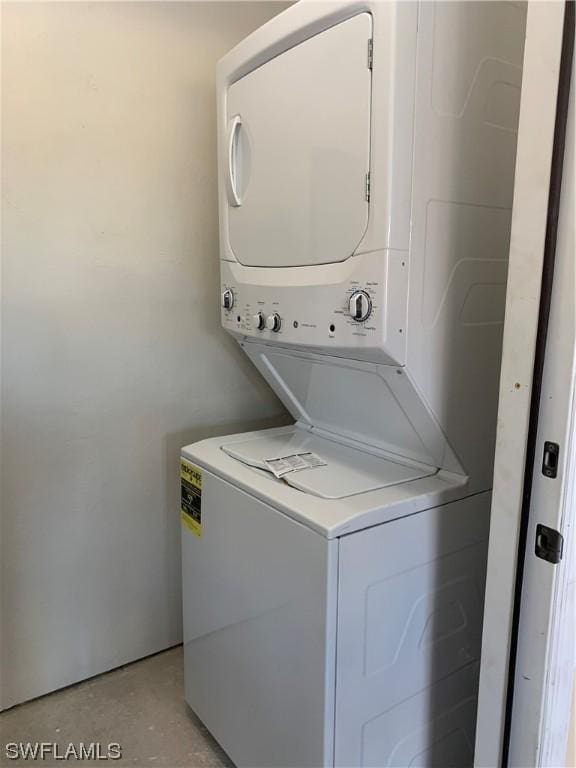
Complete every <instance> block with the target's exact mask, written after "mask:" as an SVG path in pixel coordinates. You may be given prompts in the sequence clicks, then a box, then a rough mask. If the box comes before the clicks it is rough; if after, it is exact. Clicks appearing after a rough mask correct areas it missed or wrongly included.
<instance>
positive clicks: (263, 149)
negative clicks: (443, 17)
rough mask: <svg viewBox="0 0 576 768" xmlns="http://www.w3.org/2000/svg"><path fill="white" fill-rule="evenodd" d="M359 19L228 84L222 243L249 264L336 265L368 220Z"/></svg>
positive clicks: (366, 26)
mask: <svg viewBox="0 0 576 768" xmlns="http://www.w3.org/2000/svg"><path fill="white" fill-rule="evenodd" d="M371 36H372V18H371V16H370V14H368V13H360V14H358V15H356V16H354V17H352V18H351V19H348V20H346V21H344V22H341V23H340V24H337V25H336V26H334V27H331V28H330V29H328V30H326V31H324V32H321V33H320V34H318V35H315V36H314V37H312V38H310V39H308V40H306V41H305V42H303V43H300V44H299V45H297V46H295V47H294V48H291V49H289V50H288V51H286V52H284V53H282V54H281V55H279V56H276V57H275V58H273V59H271V60H270V61H268V62H267V63H266V64H263V65H262V66H261V67H259V68H258V69H256V70H254V71H253V72H251V73H249V74H248V75H246V76H245V77H243V78H241V79H240V80H238V81H237V82H235V83H233V84H232V85H231V86H230V88H229V91H228V96H227V123H228V125H227V133H226V144H225V146H224V148H223V150H224V152H225V153H226V162H225V163H224V168H225V170H224V173H225V175H226V176H227V178H226V179H225V180H224V181H225V184H226V189H227V195H228V227H229V241H230V246H231V248H232V251H233V253H234V255H235V257H236V258H237V259H238V261H239V262H241V263H242V264H245V265H248V266H259V267H287V266H288V267H292V266H304V265H313V264H327V263H330V262H336V261H344V260H345V259H347V258H348V257H349V256H351V255H352V253H353V252H354V250H355V249H356V247H357V246H358V244H359V242H360V241H361V239H362V237H363V235H364V232H365V230H366V226H367V223H368V201H367V194H366V174H367V173H368V171H369V160H370V86H371V70H370V68H369V62H368V41H369V40H370V38H371Z"/></svg>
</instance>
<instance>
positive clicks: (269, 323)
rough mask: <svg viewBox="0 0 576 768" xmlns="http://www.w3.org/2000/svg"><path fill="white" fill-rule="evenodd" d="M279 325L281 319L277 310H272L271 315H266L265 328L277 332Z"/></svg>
mask: <svg viewBox="0 0 576 768" xmlns="http://www.w3.org/2000/svg"><path fill="white" fill-rule="evenodd" d="M281 325H282V320H281V318H280V315H279V314H278V313H277V312H274V314H273V315H268V317H267V318H266V328H268V330H269V331H275V332H278V331H279V330H280V326H281Z"/></svg>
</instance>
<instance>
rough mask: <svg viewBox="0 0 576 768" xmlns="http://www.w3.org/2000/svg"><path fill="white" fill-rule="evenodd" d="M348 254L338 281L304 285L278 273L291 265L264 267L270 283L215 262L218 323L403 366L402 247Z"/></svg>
mask: <svg viewBox="0 0 576 768" xmlns="http://www.w3.org/2000/svg"><path fill="white" fill-rule="evenodd" d="M350 261H351V262H354V263H353V264H352V265H346V271H345V270H344V268H342V266H341V265H340V268H341V272H342V273H343V274H342V279H341V280H333V281H331V282H327V281H325V282H323V283H321V284H310V283H308V284H304V285H290V284H289V282H288V280H286V279H283V278H286V277H290V276H291V275H293V274H294V273H295V272H297V270H288V271H287V272H285V274H284V275H280V274H279V273H278V271H277V270H266V275H265V277H266V278H268V279H270V278H276V275H278V278H277V280H278V284H277V285H257V284H254V283H253V282H250V283H248V282H243V279H246V278H245V275H247V276H249V277H250V279H251V280H253V279H254V270H251V271H250V272H249V273H248V272H247V270H246V268H245V267H242V266H241V265H238V264H235V263H232V262H222V299H221V304H222V324H223V326H224V328H225V329H226V330H227V331H229V332H230V333H232V334H233V335H235V336H237V337H241V338H242V339H246V338H248V339H250V338H252V339H254V340H257V341H259V342H263V343H274V344H278V345H283V346H284V345H285V346H290V347H302V348H306V349H311V350H314V351H323V350H325V351H326V354H333V355H341V356H350V357H356V358H357V359H369V360H374V361H378V362H388V363H392V364H395V365H402V364H403V362H404V358H405V338H406V333H405V329H406V305H407V274H408V270H407V256H406V253H405V252H393V253H391V252H381V251H380V252H372V253H369V254H363V255H362V256H361V257H355V258H354V259H350ZM350 266H352V267H355V269H351V268H350ZM317 269H318V274H320V271H319V270H320V269H323V270H324V274H326V272H327V270H326V268H317ZM297 277H298V276H297V275H295V278H297Z"/></svg>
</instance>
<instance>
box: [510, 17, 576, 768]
mask: <svg viewBox="0 0 576 768" xmlns="http://www.w3.org/2000/svg"><path fill="white" fill-rule="evenodd" d="M573 25H574V20H573V18H572V26H573ZM559 119H560V116H559ZM574 138H575V136H574V72H573V73H572V96H571V105H570V113H569V117H568V124H567V128H566V148H565V155H564V163H563V165H564V170H563V173H562V184H561V197H560V210H559V218H558V234H557V241H556V252H555V266H554V276H553V286H552V294H551V306H550V318H549V326H548V333H547V339H546V351H545V361H544V371H543V376H542V392H541V396H540V406H539V418H538V431H537V436H536V457H535V459H536V460H535V463H534V468H533V473H532V488H531V499H530V511H529V517H528V521H527V523H528V525H527V536H526V548H525V553H524V570H523V575H522V588H521V594H520V596H519V599H520V613H519V617H518V627H517V638H516V641H515V642H516V644H517V653H516V661H515V665H514V666H515V669H514V681H513V693H512V700H511V702H509V707H511V709H510V735H509V744H508V747H507V748H508V765H509V766H510V768H512V767H513V766H515V767H516V768H524V766H547V767H548V768H558V766H564V765H566V764H567V763H566V749H567V736H568V730H569V719H570V711H571V707H570V702H571V698H572V689H573V686H574V681H575V671H576V667H575V663H576V647H575V646H576V624H575V620H574V597H575V596H574V587H575V584H576V580H575V573H574V567H575V565H576V559H575V553H574V544H575V543H576V537H575V536H574V525H575V523H576V485H575V484H576V434H575V429H576V412H575V403H574V387H575V383H576V381H575V375H574V367H575V363H576V356H575V344H576V333H575V320H576V314H575V278H576V272H575V264H574V261H575V257H574V254H575V253H576V244H575V238H574V210H575V209H574V205H575V202H576V198H575V197H574V161H575V157H574ZM558 534H560V536H558ZM517 599H518V597H517Z"/></svg>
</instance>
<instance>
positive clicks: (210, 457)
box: [182, 426, 466, 538]
mask: <svg viewBox="0 0 576 768" xmlns="http://www.w3.org/2000/svg"><path fill="white" fill-rule="evenodd" d="M300 433H301V434H300ZM264 435H265V436H266V439H267V445H269V446H271V445H284V446H288V447H289V448H290V450H293V449H294V446H302V445H305V446H307V449H309V446H310V443H307V442H306V441H305V436H306V435H310V433H309V432H307V431H306V430H305V429H302V428H298V427H295V426H291V427H279V428H276V429H268V430H263V431H260V432H249V433H244V434H240V435H229V436H227V437H213V438H210V439H208V440H203V441H201V442H199V443H194V444H193V445H188V446H186V447H184V448H183V449H182V456H183V457H184V458H187V459H189V460H190V461H192V462H193V463H195V464H196V465H197V466H199V467H200V468H202V469H204V470H207V471H208V472H211V473H212V474H214V475H216V476H217V477H219V478H221V479H223V480H225V481H227V482H229V483H231V484H232V485H234V486H236V487H237V488H238V489H239V490H240V491H244V492H246V493H248V494H250V495H252V496H255V497H256V498H258V499H260V500H261V501H264V502H265V503H267V504H269V505H270V506H271V507H274V508H275V509H277V510H278V511H280V512H283V513H284V514H287V515H288V516H289V517H292V518H293V519H294V520H296V521H298V522H300V523H302V524H304V525H306V526H307V527H309V528H311V529H312V530H314V531H316V532H317V533H319V534H321V535H322V536H325V537H326V538H335V537H337V536H341V535H343V534H347V533H353V532H354V531H359V530H362V529H363V528H368V527H369V526H372V525H378V524H380V523H385V522H388V521H390V520H394V519H396V518H399V517H404V516H406V515H410V514H414V513H415V512H420V511H422V510H424V509H429V508H431V507H435V506H438V505H440V504H445V503H447V502H449V501H453V500H455V499H457V498H460V497H462V496H463V495H464V492H465V485H466V478H463V477H462V476H458V475H454V474H452V473H447V472H442V471H441V472H437V473H436V474H427V475H425V476H416V477H415V478H414V479H412V480H408V479H405V480H404V481H399V482H397V483H395V484H393V485H386V486H384V487H379V488H377V489H374V490H365V491H364V492H358V493H355V494H354V495H351V496H345V497H341V498H322V497H321V496H319V495H316V494H314V493H311V492H309V491H308V492H302V490H300V489H299V488H296V487H294V486H293V485H289V484H288V483H287V482H285V481H284V480H283V479H277V478H276V477H274V475H272V474H271V473H270V472H268V471H266V470H264V469H260V468H259V467H258V466H254V465H249V464H247V463H244V462H242V461H239V460H238V459H237V458H235V457H233V456H231V455H230V451H236V450H238V451H241V452H242V453H243V455H246V444H248V443H253V444H254V445H253V450H254V451H255V452H256V451H257V450H259V449H258V448H257V446H259V445H261V446H263V445H264V442H262V443H260V444H259V443H258V442H257V441H258V440H259V439H261V438H262V437H263V436H264ZM277 440H278V442H277ZM293 441H296V442H293ZM300 441H303V442H300ZM329 442H330V441H328V440H324V441H323V443H322V449H318V450H317V451H315V452H316V453H318V455H319V456H320V457H321V458H322V452H323V450H324V447H325V445H326V444H327V443H329ZM239 444H240V445H243V446H244V447H241V448H238V447H237V446H238V445H239ZM223 446H226V451H224V450H222V448H223ZM250 450H252V448H251V449H250ZM329 450H330V449H329ZM359 453H361V454H362V455H365V454H364V453H363V452H362V451H359ZM334 455H336V454H334ZM341 456H343V454H339V457H341ZM370 458H371V459H372V458H374V459H376V460H378V457H373V456H371V457H370ZM330 459H332V454H330ZM260 460H262V461H263V459H262V456H261V455H260V457H258V455H256V456H255V457H254V464H257V462H258V461H260ZM361 462H362V459H360V458H359V459H358V463H361ZM388 463H389V464H394V462H391V461H390V462H386V464H388ZM369 466H370V467H371V468H372V469H373V468H374V467H375V465H374V464H372V463H371V462H370V463H369ZM382 468H383V469H384V467H382ZM399 469H402V467H401V466H400V467H399ZM404 469H407V470H410V469H412V468H411V467H404ZM315 471H319V470H316V469H314V470H311V471H310V472H309V473H307V474H308V476H309V477H312V475H313V472H315ZM385 471H386V472H392V471H396V470H392V469H391V468H390V467H388V466H386V469H385ZM297 474H300V475H301V477H300V478H299V479H298V482H299V481H301V480H302V475H303V474H304V475H305V474H306V472H305V471H303V472H301V473H294V476H295V475H297ZM335 476H336V472H334V474H333V475H332V474H331V477H333V478H334V481H335V482H336V478H335ZM389 476H390V475H388V477H389ZM399 476H400V475H397V477H399ZM293 479H294V478H293ZM348 482H349V485H348V486H347V489H349V488H350V487H351V486H352V478H351V477H350V476H349V481H348ZM354 482H358V478H356V479H355V480H354ZM318 483H320V480H318ZM325 487H327V486H325ZM357 487H358V486H357ZM204 513H205V514H209V510H208V509H206V510H205V511H204V512H203V514H204Z"/></svg>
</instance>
